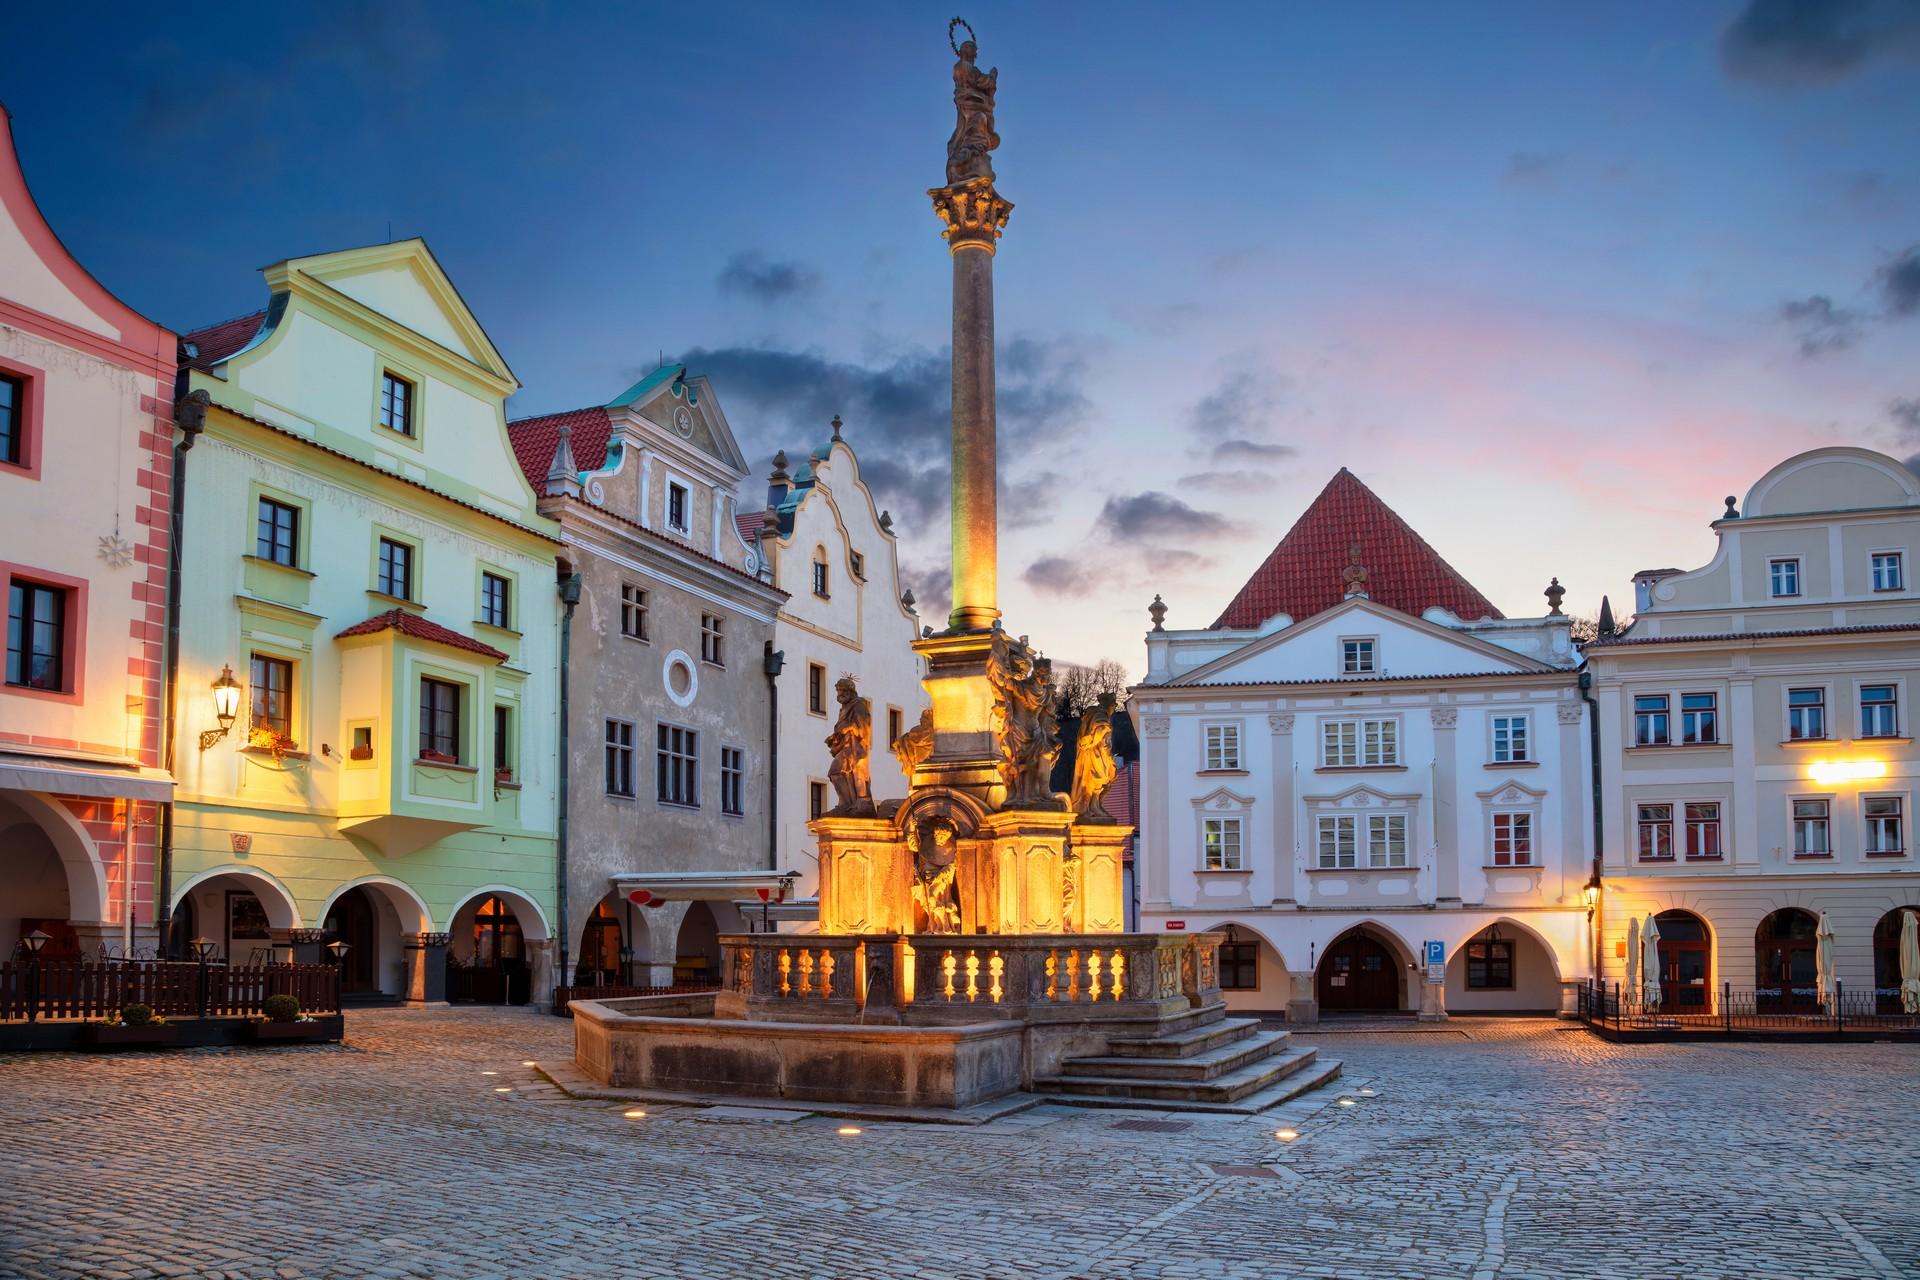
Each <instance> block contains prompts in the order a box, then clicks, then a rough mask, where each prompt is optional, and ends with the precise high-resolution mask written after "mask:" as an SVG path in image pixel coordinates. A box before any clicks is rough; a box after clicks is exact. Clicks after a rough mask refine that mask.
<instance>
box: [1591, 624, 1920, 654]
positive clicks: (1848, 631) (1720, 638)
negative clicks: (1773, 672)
mask: <svg viewBox="0 0 1920 1280" xmlns="http://www.w3.org/2000/svg"><path fill="white" fill-rule="evenodd" d="M1901 631H1920V622H1861V623H1856V624H1854V625H1852V626H1845V627H1809V628H1806V629H1805V630H1798V631H1715V632H1711V633H1709V634H1705V635H1670V636H1607V637H1604V638H1601V639H1597V640H1589V641H1587V642H1586V644H1584V645H1582V646H1581V648H1583V649H1614V648H1619V647H1620V646H1622V645H1630V644H1724V643H1726V642H1727V641H1730V640H1796V639H1799V638H1800V637H1802V636H1866V635H1879V634H1883V633H1884V634H1893V633H1895V632H1901Z"/></svg>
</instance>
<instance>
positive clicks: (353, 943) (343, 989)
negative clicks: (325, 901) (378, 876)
mask: <svg viewBox="0 0 1920 1280" xmlns="http://www.w3.org/2000/svg"><path fill="white" fill-rule="evenodd" d="M375 921H376V917H375V914H374V907H373V899H372V898H370V897H368V896H367V891H366V890H365V889H363V888H354V889H349V890H347V891H346V892H345V893H343V894H341V895H340V896H339V897H337V898H335V899H334V900H333V905H332V906H331V907H329V908H328V909H327V919H326V923H325V924H324V925H322V926H321V927H322V928H323V929H324V930H325V931H326V934H327V939H326V940H327V942H328V943H334V942H338V943H340V944H342V945H343V946H345V947H346V950H345V951H342V952H340V953H339V954H340V994H341V995H343V996H345V995H364V994H368V993H371V992H375V991H378V990H379V989H380V987H379V984H378V982H377V981H376V978H377V975H378V974H379V972H380V933H379V928H378V926H377V924H376V922H375Z"/></svg>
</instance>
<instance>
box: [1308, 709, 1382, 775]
mask: <svg viewBox="0 0 1920 1280" xmlns="http://www.w3.org/2000/svg"><path fill="white" fill-rule="evenodd" d="M1349 729H1350V730H1351V732H1350V733H1349V732H1346V730H1349ZM1369 734H1372V735H1373V737H1374V740H1375V741H1376V742H1377V743H1378V744H1379V746H1380V748H1381V750H1380V751H1379V758H1378V759H1372V758H1369V754H1368V741H1369ZM1400 736H1401V735H1400V717H1398V716H1330V717H1328V718H1327V719H1324V720H1322V721H1321V722H1320V767H1321V768H1322V769H1392V768H1398V767H1399V766H1400ZM1330 739H1331V741H1330ZM1330 745H1331V746H1332V747H1333V748H1334V750H1333V751H1331V752H1330V751H1329V749H1328V748H1329V746H1330ZM1349 747H1350V748H1351V749H1352V751H1351V754H1352V759H1351V760H1349V759H1347V756H1348V748H1349Z"/></svg>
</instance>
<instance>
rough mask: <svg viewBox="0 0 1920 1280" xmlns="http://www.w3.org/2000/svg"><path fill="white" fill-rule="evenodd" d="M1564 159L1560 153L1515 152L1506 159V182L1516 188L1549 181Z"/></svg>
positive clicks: (1563, 155)
mask: <svg viewBox="0 0 1920 1280" xmlns="http://www.w3.org/2000/svg"><path fill="white" fill-rule="evenodd" d="M1566 158H1567V157H1566V153H1565V152H1561V151H1516V152H1514V153H1513V154H1512V155H1511V156H1508V157H1507V175H1506V180H1507V181H1508V182H1510V183H1513V184H1514V185H1516V186H1521V185H1525V184H1527V183H1541V182H1547V181H1550V180H1551V179H1552V178H1553V177H1554V176H1555V175H1556V173H1557V171H1558V170H1559V168H1560V163H1561V161H1563V160H1565V159H1566Z"/></svg>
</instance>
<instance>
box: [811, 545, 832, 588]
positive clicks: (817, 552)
mask: <svg viewBox="0 0 1920 1280" xmlns="http://www.w3.org/2000/svg"><path fill="white" fill-rule="evenodd" d="M828 585H829V580H828V578H827V549H826V548H825V547H815V548H814V549H813V594H815V595H817V596H819V597H820V598H821V599H822V600H825V599H826V598H827V596H828V591H827V588H828Z"/></svg>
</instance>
